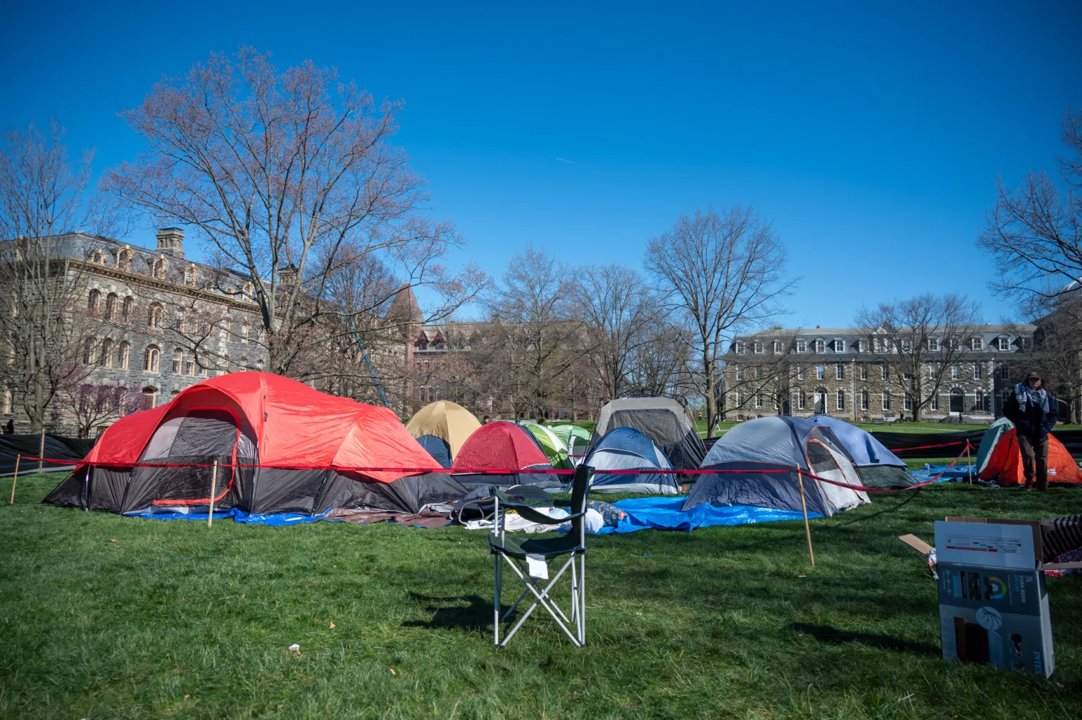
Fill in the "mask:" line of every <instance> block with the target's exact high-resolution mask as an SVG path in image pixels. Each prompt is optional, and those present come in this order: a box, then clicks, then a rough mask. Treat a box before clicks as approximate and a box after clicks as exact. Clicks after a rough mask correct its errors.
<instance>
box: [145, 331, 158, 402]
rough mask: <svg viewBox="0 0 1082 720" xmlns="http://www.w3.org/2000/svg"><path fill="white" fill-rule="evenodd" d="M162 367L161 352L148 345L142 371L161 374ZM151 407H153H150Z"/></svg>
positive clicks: (155, 347)
mask: <svg viewBox="0 0 1082 720" xmlns="http://www.w3.org/2000/svg"><path fill="white" fill-rule="evenodd" d="M161 365H162V351H161V350H159V349H158V346H157V345H148V346H147V350H146V352H145V353H144V354H143V370H146V371H147V372H155V373H156V372H161ZM151 407H154V406H153V405H151Z"/></svg>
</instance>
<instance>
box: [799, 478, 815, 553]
mask: <svg viewBox="0 0 1082 720" xmlns="http://www.w3.org/2000/svg"><path fill="white" fill-rule="evenodd" d="M796 479H797V482H798V483H799V484H800V509H801V510H803V511H804V536H805V537H806V538H807V539H808V557H809V558H811V564H812V567H815V550H814V549H813V548H812V539H811V525H810V524H808V503H807V501H805V500H804V473H802V472H801V471H800V468H799V467H798V468H797V469H796Z"/></svg>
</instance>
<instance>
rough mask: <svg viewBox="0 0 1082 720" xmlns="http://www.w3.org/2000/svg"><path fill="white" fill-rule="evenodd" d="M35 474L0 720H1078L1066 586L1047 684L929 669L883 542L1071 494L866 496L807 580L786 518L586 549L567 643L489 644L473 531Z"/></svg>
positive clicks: (4, 628)
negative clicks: (110, 488)
mask: <svg viewBox="0 0 1082 720" xmlns="http://www.w3.org/2000/svg"><path fill="white" fill-rule="evenodd" d="M58 479H59V475H56V474H54V475H51V476H39V477H30V478H26V477H24V478H20V481H19V490H18V495H17V499H16V504H15V505H14V506H13V507H9V506H7V504H6V500H7V497H8V492H9V491H10V485H9V484H8V482H7V481H6V480H5V481H3V482H0V490H2V492H0V497H3V498H4V500H5V504H4V505H3V506H2V507H0V537H2V545H0V547H2V548H3V560H2V561H0V651H2V652H0V717H5V718H50V719H52V718H171V717H178V718H224V717H229V718H257V717H258V718H263V717H274V718H331V717H341V718H350V717H381V718H382V717H390V718H398V717H410V718H413V717H434V718H450V717H462V718H519V717H535V718H580V717H581V718H625V717H626V718H639V717H658V718H726V717H736V718H763V719H766V718H770V719H776V718H914V719H920V720H926V719H928V718H1003V719H1004V720H1006V719H1008V718H1009V719H1011V720H1016V719H1017V718H1070V717H1079V712H1080V711H1079V707H1080V705H1079V703H1080V702H1082V592H1080V591H1082V576H1074V577H1066V578H1059V579H1049V581H1048V586H1049V594H1050V597H1051V604H1052V622H1053V634H1054V636H1055V643H1056V647H1055V651H1056V664H1057V668H1058V669H1057V672H1056V675H1055V676H1054V678H1053V679H1051V680H1044V679H1040V678H1037V677H1033V676H1029V675H1023V674H1018V673H1011V672H1006V671H998V670H994V669H991V668H989V667H987V666H978V665H959V664H953V663H949V662H946V661H944V660H942V659H941V657H940V647H939V621H938V615H937V601H936V586H935V582H934V581H933V580H932V579H931V577H930V575H929V573H928V570H927V568H926V566H925V562H924V559H923V558H922V557H920V556H919V555H918V554H916V553H915V552H914V551H913V550H911V549H909V548H908V547H906V546H905V545H903V544H902V543H901V542H899V541H898V540H897V537H898V535H901V534H903V533H907V532H913V533H916V534H918V535H920V536H921V537H923V538H925V539H927V540H929V541H931V539H932V521H933V520H935V519H939V518H942V517H944V516H946V515H953V514H965V515H973V516H989V517H1004V516H1009V517H1016V518H1041V517H1050V516H1054V515H1062V514H1067V513H1077V512H1082V492H1080V491H1078V490H1059V489H1056V490H1051V491H1049V492H1047V493H1032V492H1031V493H1022V492H1018V491H1008V490H990V489H984V488H971V487H964V486H952V487H934V488H928V489H924V490H921V491H919V492H909V493H903V494H898V495H890V496H877V497H876V498H875V502H874V503H873V504H871V505H868V506H865V507H863V508H860V509H858V510H854V511H850V512H846V513H843V514H840V515H838V516H836V517H834V518H832V519H829V520H820V521H815V522H813V524H812V536H813V539H814V542H815V556H816V560H817V565H816V567H814V568H812V567H811V566H810V565H809V562H808V555H807V548H806V545H805V543H804V532H803V526H802V524H801V523H799V522H784V523H775V524H764V525H758V526H744V527H735V528H710V529H703V530H696V531H694V532H692V533H678V532H669V533H666V532H656V531H647V532H641V533H637V534H634V535H626V536H618V537H602V538H592V539H590V540H589V546H590V552H589V555H588V559H587V640H588V645H587V647H586V648H584V649H581V650H576V649H575V648H573V647H572V646H571V645H570V644H569V643H567V642H566V640H564V639H563V638H562V636H561V635H560V634H559V633H558V631H557V630H556V629H555V626H554V625H553V624H552V622H551V620H549V619H548V618H547V616H536V617H532V618H531V619H530V621H529V622H528V623H527V624H526V626H525V627H524V629H523V631H522V632H520V633H519V635H518V636H517V637H516V638H515V640H514V641H513V643H512V644H511V646H510V647H509V648H507V649H504V650H498V649H496V648H494V647H493V646H492V638H491V616H492V605H491V602H492V601H491V593H492V563H491V560H490V557H489V555H488V554H487V552H486V545H485V537H484V535H483V534H480V533H477V534H474V533H470V532H467V531H465V530H463V529H462V528H457V527H451V528H444V529H440V530H418V529H410V528H403V527H398V526H394V525H390V524H379V525H370V526H351V525H345V524H332V523H317V524H314V525H306V526H295V527H283V528H270V527H259V526H244V525H238V524H234V523H232V522H221V523H216V524H215V525H214V527H212V528H208V527H207V526H206V524H205V523H188V522H159V521H148V520H139V519H132V518H124V517H119V516H117V515H111V514H105V513H96V512H83V511H78V510H69V509H60V508H52V507H43V506H41V505H39V504H37V503H38V501H39V500H40V499H41V498H42V497H43V496H44V494H45V493H46V492H47V491H48V490H49V489H51V487H52V486H53V485H54V484H55V482H57V481H58ZM293 643H297V644H299V645H300V652H299V654H295V653H293V652H291V651H290V650H289V646H290V645H291V644H293Z"/></svg>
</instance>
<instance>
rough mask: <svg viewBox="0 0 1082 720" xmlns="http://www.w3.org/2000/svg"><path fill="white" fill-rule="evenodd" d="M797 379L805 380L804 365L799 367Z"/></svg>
mask: <svg viewBox="0 0 1082 720" xmlns="http://www.w3.org/2000/svg"><path fill="white" fill-rule="evenodd" d="M796 379H797V380H803V379H804V366H803V365H797V368H796Z"/></svg>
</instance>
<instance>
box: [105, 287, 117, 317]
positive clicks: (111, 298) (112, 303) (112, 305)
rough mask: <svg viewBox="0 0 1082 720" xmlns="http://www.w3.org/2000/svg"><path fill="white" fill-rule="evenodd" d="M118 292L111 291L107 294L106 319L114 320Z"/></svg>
mask: <svg viewBox="0 0 1082 720" xmlns="http://www.w3.org/2000/svg"><path fill="white" fill-rule="evenodd" d="M116 301H117V297H116V293H109V294H108V295H106V296H105V319H106V320H112V319H113V316H114V315H116Z"/></svg>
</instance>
